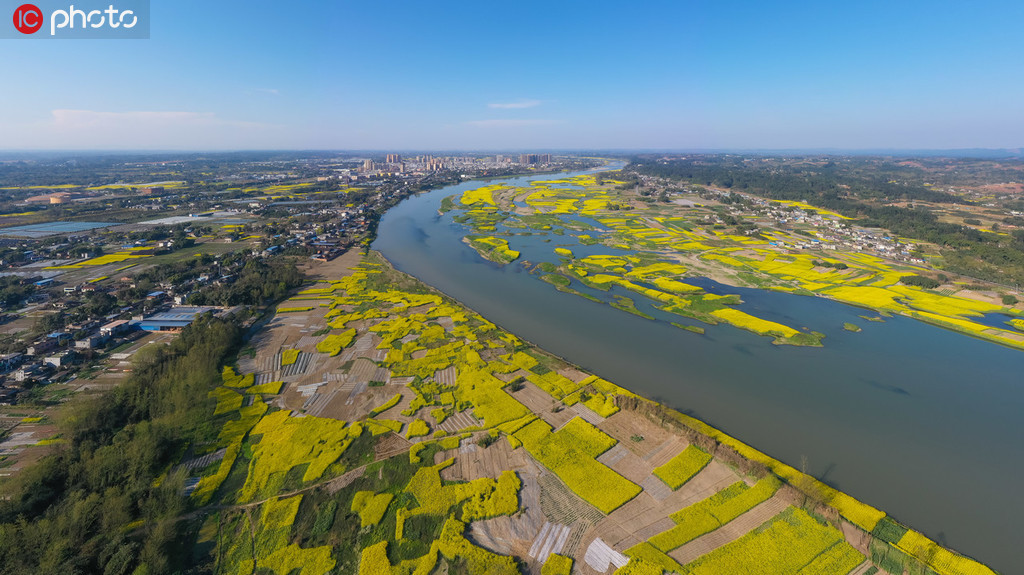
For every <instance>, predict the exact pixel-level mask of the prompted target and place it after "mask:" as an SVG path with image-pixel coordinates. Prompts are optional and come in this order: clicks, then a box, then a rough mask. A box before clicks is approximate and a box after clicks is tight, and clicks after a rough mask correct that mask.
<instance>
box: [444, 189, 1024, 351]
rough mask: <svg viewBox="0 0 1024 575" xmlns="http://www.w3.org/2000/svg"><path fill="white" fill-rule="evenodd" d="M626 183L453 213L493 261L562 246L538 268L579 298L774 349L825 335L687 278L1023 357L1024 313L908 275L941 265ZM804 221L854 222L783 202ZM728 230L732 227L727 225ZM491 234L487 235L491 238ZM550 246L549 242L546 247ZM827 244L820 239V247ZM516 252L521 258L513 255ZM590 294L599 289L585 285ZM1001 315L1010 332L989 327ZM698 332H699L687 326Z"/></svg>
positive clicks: (488, 197)
mask: <svg viewBox="0 0 1024 575" xmlns="http://www.w3.org/2000/svg"><path fill="white" fill-rule="evenodd" d="M619 184H621V182H618V181H615V180H609V179H604V181H603V183H602V184H598V182H597V181H596V179H595V177H593V176H585V175H584V176H574V177H568V178H562V179H556V180H548V181H535V182H533V183H532V184H531V185H530V186H527V187H516V188H513V187H508V186H503V185H490V186H484V187H481V188H478V189H475V190H468V191H466V192H464V193H463V194H462V196H461V198H459V199H458V201H457V202H456V203H453V206H454V207H455V208H457V209H458V211H457V212H456V213H455V214H454V215H453V219H454V221H456V222H459V223H463V224H465V225H466V226H467V227H468V228H469V229H470V230H471V231H470V232H469V233H468V234H467V235H466V242H467V243H468V244H469V245H470V246H472V247H474V248H475V249H476V250H477V251H478V252H480V253H481V255H482V256H484V257H486V258H488V259H492V260H494V261H497V262H500V263H509V262H512V261H514V260H516V259H517V258H518V257H519V256H520V253H519V252H518V251H516V250H515V249H514V247H510V246H509V241H510V240H511V241H512V243H513V244H514V243H515V239H514V238H515V237H516V236H517V235H519V234H526V235H531V236H536V235H538V234H541V235H546V236H548V237H549V239H550V241H552V242H557V243H556V245H555V247H553V248H552V254H551V260H550V261H547V262H541V263H539V265H537V262H532V263H534V264H535V265H536V267H535V268H534V270H535V271H537V272H543V274H542V279H543V280H544V281H546V282H548V283H551V284H553V285H554V286H556V288H557V289H559V290H562V291H566V292H569V293H575V294H577V295H580V296H583V297H587V298H590V299H595V300H597V301H605V302H606V303H609V304H610V305H613V306H614V307H617V308H619V309H623V310H625V311H628V312H631V313H636V314H638V315H641V316H644V317H649V316H648V315H647V314H644V313H643V312H641V311H638V309H637V307H636V305H635V302H634V301H632V300H631V299H630V298H628V297H625V296H622V295H611V296H608V295H606V296H601V295H600V294H599V293H596V292H601V291H603V292H607V291H608V290H609V289H611V288H613V287H615V288H621V289H624V290H627V291H629V292H632V293H633V294H635V295H636V296H640V297H643V298H646V300H647V301H648V302H649V303H650V304H652V305H653V306H654V307H656V308H657V309H659V310H662V311H665V312H669V313H672V314H677V315H680V316H683V317H686V318H690V319H695V320H699V321H702V322H704V323H708V324H712V325H714V324H717V323H727V324H730V325H733V326H735V327H737V328H740V329H745V330H748V331H750V332H753V333H756V334H759V335H762V336H766V337H771V338H773V340H774V342H775V343H779V344H792V345H805V346H818V345H822V338H823V337H824V336H825V334H821V333H817V332H811V331H807V330H800V329H796V328H795V327H793V326H787V325H783V324H780V323H777V322H773V321H769V320H766V319H764V318H759V317H755V316H754V315H751V314H748V313H746V312H745V311H742V310H741V309H737V308H736V307H735V306H737V305H739V304H740V303H741V302H740V300H739V298H738V296H725V297H721V296H714V295H712V294H708V293H705V292H704V290H702V289H700V288H698V287H696V286H694V285H692V284H689V283H686V282H685V281H684V280H685V278H687V277H699V276H703V275H713V276H714V277H715V278H716V279H719V278H722V279H723V281H726V282H727V283H733V284H735V285H744V286H748V285H752V286H754V287H761V288H766V289H773V290H778V291H784V292H789V293H795V294H799V295H807V296H817V297H824V298H829V299H833V300H836V301H839V302H842V303H846V304H849V305H853V306H858V307H863V308H868V309H871V310H875V311H877V312H879V313H881V314H883V315H894V314H897V315H903V316H906V317H911V318H914V319H917V320H919V321H923V322H927V323H930V324H932V325H935V326H938V327H942V328H944V329H949V330H953V331H957V332H960V333H964V334H967V335H970V336H972V337H976V338H980V339H984V340H987V341H991V342H994V343H998V344H1001V345H1005V346H1009V347H1013V348H1018V349H1024V337H1022V336H1021V333H1020V331H1021V328H1020V326H1021V325H1024V324H1020V323H1013V322H1014V321H1016V322H1020V321H1024V320H1020V319H1017V318H1018V317H1019V316H1022V315H1024V309H1022V308H1021V307H1020V306H1013V305H1001V304H997V303H990V302H988V301H983V300H982V299H977V298H973V297H968V296H967V295H965V294H967V292H961V293H957V292H958V291H959V289H944V290H943V291H935V290H929V289H923V288H921V287H917V286H914V285H905V284H904V283H902V279H903V278H905V277H907V276H914V275H919V274H922V273H928V272H930V271H931V269H930V268H927V267H924V266H921V265H916V264H909V263H902V262H901V263H896V262H892V261H888V260H885V259H883V258H881V257H878V256H874V255H871V254H867V253H861V252H855V251H828V252H824V251H809V250H803V251H801V250H797V249H793V248H794V247H795V246H797V245H800V244H802V243H807V242H809V241H810V240H809V239H808V236H810V237H813V234H814V233H816V232H815V230H814V229H813V228H811V229H810V231H806V230H800V231H801V232H804V233H805V235H801V234H797V233H795V232H793V231H792V230H782V229H774V228H771V229H769V228H765V229H761V230H759V232H758V233H757V234H753V235H736V234H735V233H731V232H729V231H728V230H727V229H725V226H713V225H708V224H707V218H709V217H712V216H714V215H715V212H713V211H711V210H709V209H707V208H704V207H702V206H689V205H688V206H675V205H671V204H659V203H656V202H639V201H634V200H635V198H632V197H631V196H629V195H628V194H626V193H623V192H621V191H620V190H618V189H617V188H616V187H615V186H617V185H619ZM772 204H773V205H774V206H775V207H776V208H778V207H781V208H784V209H790V210H793V211H794V213H796V212H800V213H804V212H808V211H810V212H814V213H816V214H819V215H820V216H823V217H825V218H830V219H832V220H835V221H838V222H844V221H845V220H848V219H849V218H845V217H843V216H842V215H840V214H837V213H834V212H829V211H827V210H821V209H817V208H813V207H812V206H809V205H806V204H801V203H799V202H772ZM718 228H722V229H718ZM481 234H487V235H481ZM546 241H547V240H546ZM815 241H817V240H815ZM585 246H602V247H603V248H606V249H605V250H603V251H606V252H608V253H604V254H592V253H591V252H593V251H594V250H593V249H591V250H589V251H588V252H587V253H591V255H580V254H579V252H581V251H582V249H581V248H583V247H585ZM513 254H514V257H513ZM584 288H590V289H584ZM991 314H1002V315H1003V316H1005V318H1006V319H1008V320H1009V321H1010V323H1008V324H1006V327H1002V326H993V325H990V323H991V322H982V321H978V319H979V318H983V317H985V316H989V315H991ZM677 325H678V326H679V327H683V328H686V329H690V330H691V331H697V329H693V327H694V326H685V325H683V324H677Z"/></svg>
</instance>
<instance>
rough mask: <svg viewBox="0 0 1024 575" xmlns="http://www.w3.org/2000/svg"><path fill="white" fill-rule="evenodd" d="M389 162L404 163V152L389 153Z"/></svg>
mask: <svg viewBox="0 0 1024 575" xmlns="http://www.w3.org/2000/svg"><path fill="white" fill-rule="evenodd" d="M387 163H389V164H401V163H402V154H388V155H387Z"/></svg>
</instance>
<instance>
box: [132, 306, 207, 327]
mask: <svg viewBox="0 0 1024 575" xmlns="http://www.w3.org/2000/svg"><path fill="white" fill-rule="evenodd" d="M221 309H222V308H219V307H205V306H177V307H172V308H171V309H169V310H168V311H165V312H160V313H158V314H155V315H151V316H149V317H147V318H143V319H141V320H139V321H137V322H134V323H135V325H136V326H137V327H138V328H139V329H142V330H145V331H181V330H183V329H185V327H186V326H188V325H189V324H190V323H192V322H193V321H195V319H196V318H197V317H199V316H200V315H201V314H203V313H206V312H208V311H212V312H218V311H220V310H221Z"/></svg>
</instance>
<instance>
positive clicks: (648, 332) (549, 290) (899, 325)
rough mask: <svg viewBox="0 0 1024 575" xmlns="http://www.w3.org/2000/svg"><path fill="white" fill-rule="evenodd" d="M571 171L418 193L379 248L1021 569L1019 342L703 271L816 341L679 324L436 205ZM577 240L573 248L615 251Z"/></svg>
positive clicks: (670, 399)
mask: <svg viewBox="0 0 1024 575" xmlns="http://www.w3.org/2000/svg"><path fill="white" fill-rule="evenodd" d="M578 173H585V172H575V173H566V174H559V175H556V176H552V175H550V174H546V175H538V176H530V177H517V178H504V179H501V180H491V181H488V182H484V181H468V182H463V183H461V184H457V185H452V186H448V187H445V188H441V189H437V190H433V191H430V192H427V193H423V194H420V195H418V196H415V197H411V198H409V199H407V200H405V201H403V202H402V203H401V204H399V205H397V206H395V207H394V208H392V209H391V210H390V211H389V212H388V213H387V214H385V216H384V217H383V219H382V220H381V224H380V228H379V232H378V237H377V240H376V241H375V243H374V244H373V248H374V249H377V250H379V251H380V252H381V253H383V254H384V256H385V257H387V258H388V259H389V260H390V261H391V262H392V263H393V264H394V265H395V267H396V268H398V269H399V270H402V271H404V272H406V273H409V274H411V275H413V276H416V277H417V278H419V279H421V280H423V281H424V282H426V283H428V284H430V285H432V286H434V287H436V288H438V289H440V290H441V291H443V292H445V293H447V294H448V295H450V296H451V297H453V298H455V299H457V300H459V301H461V302H463V303H464V304H465V305H467V306H469V307H470V308H472V309H474V310H475V311H477V312H479V313H480V314H481V315H483V316H484V317H486V318H487V319H489V320H491V321H493V322H495V323H497V324H498V325H500V326H502V327H503V328H505V329H507V330H509V331H511V332H512V333H514V334H516V335H517V336H519V337H521V338H523V339H526V340H528V341H530V342H533V343H535V344H537V345H539V346H540V347H542V348H543V349H545V350H547V351H549V352H551V353H554V354H556V355H559V356H561V357H563V358H565V359H567V360H569V361H571V362H573V363H575V364H577V365H579V366H581V367H583V368H584V369H586V370H588V371H590V372H592V373H595V374H597V375H600V376H601V377H604V378H607V379H609V380H611V381H614V382H615V383H617V384H619V385H621V386H623V387H626V388H627V389H629V390H631V391H634V392H636V393H639V394H641V395H644V396H645V397H648V398H651V399H655V400H657V401H660V402H662V403H664V404H666V405H669V406H671V407H673V408H675V409H678V410H680V411H683V412H685V413H688V414H690V415H693V416H696V417H698V418H700V419H702V420H704V421H706V422H707V423H709V424H711V425H714V426H716V427H718V428H719V429H721V430H723V431H725V432H726V433H729V434H730V435H733V436H734V437H736V438H738V439H740V440H742V441H744V442H746V443H748V444H750V445H752V446H753V447H755V448H757V449H759V450H761V451H763V452H765V453H768V454H769V455H771V456H773V457H776V458H778V459H780V460H782V461H784V462H786V463H788V464H790V465H792V466H794V467H797V468H803V469H805V470H806V471H807V472H808V473H811V474H813V475H815V476H817V477H819V478H821V479H822V480H824V481H825V482H827V483H829V484H831V485H833V486H835V487H837V488H839V489H841V490H843V491H845V492H847V493H849V494H850V495H853V496H854V497H857V498H858V499H860V500H862V501H864V502H866V503H869V504H871V505H873V506H875V507H878V508H880V509H882V510H884V511H886V512H887V513H889V514H890V515H892V516H893V517H895V518H896V519H897V520H899V521H901V522H904V523H906V524H907V525H909V526H911V527H913V528H915V529H918V530H920V531H922V532H923V533H925V534H926V535H928V536H929V537H931V538H933V539H935V540H936V541H937V542H939V543H940V544H944V545H948V546H950V547H952V548H953V549H955V550H957V551H959V552H961V553H964V554H967V555H970V556H972V557H974V558H976V559H978V560H980V561H983V562H985V563H987V564H989V565H990V566H992V567H993V568H995V569H997V570H999V571H1002V572H1004V573H1014V572H1020V570H1021V564H1022V563H1024V560H1022V555H1021V550H1020V535H1019V533H1020V527H1019V525H1020V521H1021V519H1022V517H1024V489H1022V488H1021V478H1022V477H1024V441H1022V439H1024V432H1022V427H1024V425H1022V423H1021V418H1022V415H1024V378H1022V374H1024V352H1021V351H1017V350H1013V349H1009V348H1004V347H1001V346H999V345H996V344H993V343H988V342H983V341H979V340H975V339H973V338H970V337H968V336H965V335H961V334H957V333H953V332H950V331H946V330H943V329H941V328H937V327H933V326H929V325H926V324H924V323H921V322H918V321H916V320H912V319H909V318H903V317H896V318H891V319H886V320H885V322H884V323H876V322H869V321H865V320H864V319H863V318H861V317H859V316H861V315H875V314H874V313H872V312H870V311H866V310H863V309H859V308H855V307H851V306H847V305H845V304H841V303H837V302H834V301H830V300H825V299H822V298H813V297H806V296H798V295H792V294H786V293H779V292H771V291H765V290H757V289H746V288H735V287H732V286H723V285H720V284H716V283H714V282H711V281H710V280H705V279H694V280H691V282H692V283H694V284H696V285H700V286H701V287H704V288H705V289H707V290H708V291H710V292H718V293H735V294H739V295H740V296H741V297H742V299H743V301H744V303H743V304H742V305H741V306H740V309H742V310H745V311H748V312H750V313H752V314H754V315H757V316H759V317H763V318H764V319H768V320H772V321H778V322H781V323H784V324H786V325H790V326H793V327H797V328H803V327H807V328H810V329H812V330H815V331H820V332H823V333H825V334H826V335H827V337H826V338H825V340H824V347H823V348H805V347H793V346H776V345H773V344H772V343H771V340H770V338H766V337H760V336H757V335H754V334H752V333H749V332H746V331H742V330H740V329H737V328H735V327H732V326H729V325H725V324H722V325H718V326H706V333H705V334H704V335H699V334H695V333H692V332H689V331H684V330H682V329H679V328H677V327H673V326H671V325H670V324H669V323H668V321H666V320H671V321H676V322H680V321H681V320H680V318H679V317H678V316H670V315H669V314H665V313H662V312H660V311H658V310H655V309H654V308H653V307H651V306H648V305H645V304H642V303H641V301H640V300H641V299H642V298H637V305H638V307H639V308H640V309H641V311H644V312H646V313H649V314H651V315H654V316H655V317H656V320H655V321H651V320H647V319H644V318H641V317H638V316H636V315H632V314H630V313H626V312H624V311H620V310H618V309H614V308H612V307H611V306H608V305H606V304H601V303H596V302H592V301H588V300H586V299H584V298H581V297H579V296H576V295H572V294H567V293H563V292H559V291H557V290H555V289H554V286H551V285H549V284H547V283H545V282H543V281H541V280H540V279H539V278H538V277H537V276H536V275H532V274H530V273H529V272H528V271H527V270H525V269H524V267H523V266H522V265H520V263H519V262H518V261H517V262H514V263H512V264H508V265H505V266H501V265H498V264H494V263H491V262H489V261H486V260H484V259H483V258H481V257H480V256H479V255H478V254H477V253H476V252H475V251H474V250H473V249H472V248H470V247H469V246H467V245H465V244H464V243H463V242H462V241H461V240H462V237H463V236H464V235H465V234H466V233H468V232H469V229H468V228H467V227H466V226H464V225H461V224H458V223H454V222H453V221H452V215H453V212H449V213H447V214H445V215H438V207H439V206H440V204H441V200H442V199H443V198H444V197H446V196H449V195H452V194H461V192H463V191H464V190H467V189H472V188H475V187H479V186H483V185H486V184H492V183H498V182H502V183H507V184H509V185H519V186H523V185H528V184H529V181H530V180H551V179H553V178H556V177H565V176H571V175H576V174H578ZM455 213H457V212H455ZM500 231H501V229H500V228H499V233H500ZM507 239H508V240H509V244H510V248H511V249H514V250H520V251H521V252H522V259H523V260H528V261H530V262H531V263H534V264H536V263H538V262H541V261H550V262H553V263H557V261H558V260H557V256H555V254H554V253H553V249H554V247H555V246H557V245H559V244H560V243H562V244H564V243H567V242H570V241H572V240H573V238H571V237H561V236H551V235H547V236H544V235H532V236H514V237H511V236H510V237H507ZM546 239H547V240H550V242H545V241H544V240H546ZM572 249H573V250H574V251H576V252H577V257H582V256H585V255H590V254H595V253H622V252H616V251H615V250H613V249H611V248H607V247H604V246H599V245H598V246H585V247H584V246H577V245H573V246H572ZM586 250H590V251H586ZM596 293H597V294H600V292H596ZM623 293H626V292H623ZM600 295H602V296H603V297H604V298H605V299H607V298H608V294H600ZM682 322H683V323H693V322H687V321H685V320H682ZM844 322H852V323H856V324H857V325H859V326H861V327H862V328H863V331H862V332H859V333H853V332H849V331H846V330H844V329H843V324H844ZM697 325H702V324H699V323H698V324H697Z"/></svg>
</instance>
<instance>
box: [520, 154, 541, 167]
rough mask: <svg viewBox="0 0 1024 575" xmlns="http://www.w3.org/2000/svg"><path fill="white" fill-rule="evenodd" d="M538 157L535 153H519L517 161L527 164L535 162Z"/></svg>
mask: <svg viewBox="0 0 1024 575" xmlns="http://www.w3.org/2000/svg"><path fill="white" fill-rule="evenodd" d="M538 158H539V156H537V154H520V155H519V163H520V164H523V165H524V166H526V165H529V164H536V163H537V161H538Z"/></svg>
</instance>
